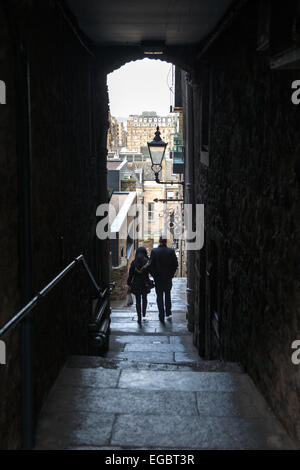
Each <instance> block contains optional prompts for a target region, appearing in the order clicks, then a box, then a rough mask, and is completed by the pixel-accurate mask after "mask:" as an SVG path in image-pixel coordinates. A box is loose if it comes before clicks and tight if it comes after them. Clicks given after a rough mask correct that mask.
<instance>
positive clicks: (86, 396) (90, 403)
mask: <svg viewBox="0 0 300 470" xmlns="http://www.w3.org/2000/svg"><path fill="white" fill-rule="evenodd" d="M69 411H70V412H71V411H73V412H79V411H85V412H91V413H97V414H99V413H100V414H105V413H108V414H110V413H112V414H134V415H142V416H146V415H175V416H196V415H198V414H199V413H198V408H197V398H196V393H193V392H188V393H187V392H177V391H166V390H162V391H157V390H156V391H152V390H127V389H120V388H114V389H92V388H87V387H77V388H76V389H74V388H71V387H68V386H66V387H60V388H57V389H56V390H55V392H54V393H53V394H52V395H51V397H49V400H48V402H47V407H46V408H45V410H44V411H43V418H45V417H46V418H49V419H51V416H52V417H53V416H55V415H56V414H60V413H64V412H69ZM55 422H56V421H55ZM54 424H55V423H54V422H53V425H54Z"/></svg>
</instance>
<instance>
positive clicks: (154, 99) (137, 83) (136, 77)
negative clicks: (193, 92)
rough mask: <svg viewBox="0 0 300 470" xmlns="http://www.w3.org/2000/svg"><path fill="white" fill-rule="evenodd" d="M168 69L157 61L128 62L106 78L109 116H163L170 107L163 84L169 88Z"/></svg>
mask: <svg viewBox="0 0 300 470" xmlns="http://www.w3.org/2000/svg"><path fill="white" fill-rule="evenodd" d="M171 66H172V64H169V63H167V62H163V61H161V60H151V59H143V60H139V61H136V62H129V63H128V64H126V65H124V66H123V67H121V68H120V69H118V70H115V71H114V72H113V73H111V74H110V75H108V78H107V84H108V89H109V100H110V111H111V115H112V116H114V117H128V116H129V115H130V114H141V113H142V111H156V112H157V114H160V115H167V114H168V113H169V112H170V104H173V102H172V103H171V102H170V90H169V88H168V84H167V81H168V82H169V85H170V86H171V84H172V72H171V71H170V69H171ZM169 72H170V73H169ZM168 74H169V76H168Z"/></svg>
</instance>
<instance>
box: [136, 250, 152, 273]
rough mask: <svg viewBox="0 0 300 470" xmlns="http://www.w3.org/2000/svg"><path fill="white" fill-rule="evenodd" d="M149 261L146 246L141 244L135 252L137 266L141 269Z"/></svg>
mask: <svg viewBox="0 0 300 470" xmlns="http://www.w3.org/2000/svg"><path fill="white" fill-rule="evenodd" d="M148 261H149V257H148V254H147V250H146V248H145V247H144V246H140V247H139V248H138V249H137V250H136V253H135V266H136V267H137V268H138V269H141V268H142V267H143V266H144V265H145V264H146V263H147V262H148Z"/></svg>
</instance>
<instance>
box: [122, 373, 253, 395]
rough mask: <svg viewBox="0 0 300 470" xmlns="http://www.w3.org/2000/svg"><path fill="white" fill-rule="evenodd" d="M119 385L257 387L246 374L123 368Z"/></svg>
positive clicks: (219, 388)
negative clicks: (131, 369)
mask: <svg viewBox="0 0 300 470" xmlns="http://www.w3.org/2000/svg"><path fill="white" fill-rule="evenodd" d="M119 387H121V388H139V389H144V390H182V391H184V390H186V391H207V392H210V391H214V392H234V391H247V392H248V393H251V392H253V390H255V387H254V385H253V382H252V380H251V379H250V377H249V376H248V375H246V374H234V373H229V372H202V373H201V374H199V373H198V372H194V371H192V372H188V371H187V372H181V371H180V372H176V371H174V372H173V371H163V372H160V371H145V372H143V371H130V370H123V371H122V373H121V377H120V381H119Z"/></svg>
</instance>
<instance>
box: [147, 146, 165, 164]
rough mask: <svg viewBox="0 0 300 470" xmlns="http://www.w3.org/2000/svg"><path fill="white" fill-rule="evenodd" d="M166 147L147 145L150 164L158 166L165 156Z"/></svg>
mask: <svg viewBox="0 0 300 470" xmlns="http://www.w3.org/2000/svg"><path fill="white" fill-rule="evenodd" d="M165 151H166V147H165V146H162V145H160V146H159V145H156V146H154V145H153V146H152V145H149V153H150V157H151V161H152V165H158V166H160V165H161V164H162V161H163V159H164V156H165Z"/></svg>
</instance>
